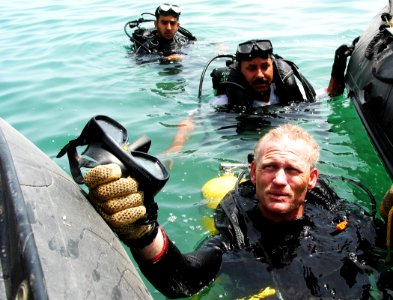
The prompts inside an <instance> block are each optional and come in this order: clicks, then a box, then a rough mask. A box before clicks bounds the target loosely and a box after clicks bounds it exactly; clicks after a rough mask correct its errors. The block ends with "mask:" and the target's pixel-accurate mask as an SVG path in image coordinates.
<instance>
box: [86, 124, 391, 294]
mask: <svg viewBox="0 0 393 300" xmlns="http://www.w3.org/2000/svg"><path fill="white" fill-rule="evenodd" d="M318 159H319V146H318V144H317V143H316V141H315V140H314V138H313V137H312V136H310V135H309V134H308V133H307V132H305V131H304V130H303V129H302V128H301V127H299V126H296V125H290V124H284V125H281V126H279V127H277V128H275V129H272V130H271V131H269V132H268V133H267V134H266V135H265V136H264V137H262V138H261V139H260V140H259V141H258V142H257V144H256V146H255V149H254V160H253V161H252V163H251V167H250V179H249V180H248V181H246V182H244V183H241V184H239V185H238V186H237V187H236V188H235V189H234V190H233V191H231V192H230V193H228V194H227V195H226V196H225V197H224V199H223V200H222V201H221V202H220V204H219V206H218V207H217V209H216V211H215V216H214V220H215V226H216V228H217V230H218V232H219V233H218V234H216V235H213V236H212V237H209V238H208V239H207V240H205V241H204V242H203V243H202V245H201V246H200V247H199V248H198V249H197V250H196V251H194V252H191V253H187V254H183V253H181V252H180V250H179V249H178V248H177V247H176V246H175V245H174V244H173V242H172V241H171V240H170V239H169V237H168V236H167V235H166V233H165V231H164V229H163V228H162V227H160V226H159V224H158V222H157V211H156V210H155V211H154V210H153V211H152V210H150V209H149V213H146V208H145V206H144V202H143V201H144V200H143V197H144V194H143V191H140V190H138V183H137V182H136V181H135V180H134V179H132V178H130V177H128V178H121V175H122V174H121V170H120V167H119V166H118V165H116V164H111V165H101V166H98V167H95V168H93V169H92V170H90V171H89V172H88V173H87V174H86V175H85V177H84V181H85V183H86V185H87V186H88V187H89V195H90V200H91V202H92V204H93V205H94V206H95V208H96V209H97V211H98V212H99V213H100V215H101V216H102V217H103V218H104V219H105V221H106V222H107V223H108V225H109V226H110V227H111V228H112V230H113V231H114V232H116V233H117V234H118V236H119V238H120V239H121V240H122V241H123V242H124V243H125V245H127V246H128V247H130V249H131V252H132V254H133V256H134V258H135V260H136V262H137V263H138V265H139V267H140V269H141V271H142V272H143V274H144V275H145V276H146V278H147V279H148V280H149V281H150V282H151V283H152V284H153V285H154V286H155V287H156V288H157V289H158V290H159V291H161V292H162V293H163V294H164V295H166V296H167V297H170V298H180V297H187V296H191V295H193V294H195V293H198V292H199V291H201V290H203V289H204V288H206V287H208V286H209V284H210V283H211V282H212V281H213V280H214V279H215V278H217V277H218V276H219V277H220V278H221V280H222V283H224V282H225V278H229V281H230V282H229V284H228V286H225V289H226V290H225V295H226V296H227V297H228V298H230V299H235V298H240V297H247V296H249V295H254V294H257V293H258V292H259V291H260V290H261V289H263V290H266V289H267V288H268V289H269V293H270V295H275V298H276V299H369V297H370V295H373V296H375V297H376V298H378V299H387V298H388V297H389V295H390V296H392V295H393V290H392V282H391V280H389V279H388V278H387V277H386V276H385V277H384V276H383V273H382V272H380V268H382V267H381V265H379V264H382V263H381V261H383V259H381V256H382V255H385V252H384V251H383V250H382V249H381V248H378V246H379V245H381V244H382V245H383V243H382V242H381V241H379V240H378V237H379V236H380V233H379V230H382V229H380V228H383V226H379V225H382V224H379V223H382V222H378V220H376V219H374V218H373V216H371V215H369V214H368V213H367V212H365V211H363V210H362V209H361V208H360V207H358V206H356V205H354V204H350V203H347V202H344V201H342V200H341V199H340V198H338V196H337V195H336V194H335V193H334V192H333V190H331V189H330V188H329V187H328V186H327V184H326V183H324V181H322V180H320V179H319V178H318V176H319V174H318V169H317V167H316V164H317V161H318ZM386 209H388V208H386ZM146 214H147V216H146ZM146 217H147V219H148V220H149V222H139V221H138V220H140V219H143V218H146ZM382 253H383V254H382ZM226 276H227V277H226ZM269 299H274V297H273V296H272V297H270V298H269Z"/></svg>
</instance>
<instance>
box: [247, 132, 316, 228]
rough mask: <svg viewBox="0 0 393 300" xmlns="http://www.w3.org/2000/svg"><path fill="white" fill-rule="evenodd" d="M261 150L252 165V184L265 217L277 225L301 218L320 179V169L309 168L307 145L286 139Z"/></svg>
mask: <svg viewBox="0 0 393 300" xmlns="http://www.w3.org/2000/svg"><path fill="white" fill-rule="evenodd" d="M261 147H263V149H262V152H261V157H260V158H259V161H258V162H253V163H252V164H251V181H252V182H253V183H254V184H255V185H256V195H257V198H258V200H259V209H260V211H261V213H262V215H263V216H265V217H266V218H268V219H270V220H272V221H275V222H281V221H292V220H296V219H299V218H301V217H302V215H303V211H304V203H305V197H306V193H307V190H309V189H312V188H313V187H314V186H315V184H316V182H317V178H318V170H317V169H316V168H313V167H311V166H310V163H309V154H308V151H307V145H306V144H305V142H304V141H293V140H290V139H287V138H285V139H281V140H278V141H275V140H273V141H269V142H268V143H265V145H261Z"/></svg>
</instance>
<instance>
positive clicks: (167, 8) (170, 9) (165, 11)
mask: <svg viewBox="0 0 393 300" xmlns="http://www.w3.org/2000/svg"><path fill="white" fill-rule="evenodd" d="M180 14H181V9H180V7H179V6H177V5H175V4H168V3H164V4H161V5H160V6H159V7H157V9H156V13H155V15H156V18H158V16H159V15H164V16H167V15H175V16H176V17H179V16H180Z"/></svg>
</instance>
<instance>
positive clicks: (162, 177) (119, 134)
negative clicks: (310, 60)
mask: <svg viewBox="0 0 393 300" xmlns="http://www.w3.org/2000/svg"><path fill="white" fill-rule="evenodd" d="M150 145H151V140H150V139H149V138H147V137H146V136H142V137H140V138H139V139H137V140H136V141H135V142H133V143H131V144H129V142H128V134H127V129H126V128H124V127H123V126H122V125H121V124H119V123H118V122H116V121H115V120H113V119H111V118H109V117H107V116H102V115H98V116H95V117H93V118H91V119H90V121H89V122H88V123H87V124H86V125H85V127H84V129H83V130H82V132H81V134H80V136H79V137H78V138H76V139H75V140H71V141H69V142H68V144H66V145H65V146H64V147H63V148H62V149H61V150H60V152H59V153H58V154H57V156H56V157H57V158H59V157H62V156H63V155H64V154H66V153H67V156H68V160H69V164H70V170H71V174H72V177H73V178H74V180H75V181H76V182H77V183H78V184H83V183H84V181H83V176H82V171H81V168H83V167H84V168H94V167H96V166H98V165H103V164H109V163H116V164H118V165H119V166H120V167H121V169H122V174H123V176H128V175H129V176H131V177H133V178H135V180H136V181H138V183H139V185H140V189H141V190H142V191H144V195H145V196H144V205H145V207H146V212H147V216H148V217H147V218H144V219H142V220H141V222H143V223H145V224H149V223H150V222H151V220H155V217H156V215H157V209H158V207H157V203H156V202H155V201H154V196H155V195H156V194H157V193H158V192H159V191H160V190H161V189H162V188H163V187H164V185H165V183H166V182H167V181H168V179H169V173H168V171H167V169H166V168H165V166H164V165H163V164H162V163H161V161H160V160H158V159H157V158H156V157H154V156H151V155H149V154H147V152H148V150H149V148H150ZM80 146H87V147H86V149H85V150H84V151H83V152H82V155H83V156H85V157H89V158H91V159H88V158H85V157H83V156H81V155H79V153H78V151H77V147H80Z"/></svg>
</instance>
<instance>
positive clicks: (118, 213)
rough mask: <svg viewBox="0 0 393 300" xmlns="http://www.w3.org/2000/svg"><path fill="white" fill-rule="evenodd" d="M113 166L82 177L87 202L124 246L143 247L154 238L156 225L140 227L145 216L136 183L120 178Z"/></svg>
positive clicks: (99, 168) (118, 170)
mask: <svg viewBox="0 0 393 300" xmlns="http://www.w3.org/2000/svg"><path fill="white" fill-rule="evenodd" d="M121 176H122V173H121V169H120V167H119V166H118V165H117V164H108V165H100V166H97V167H95V168H93V169H91V170H89V172H87V173H86V175H85V176H84V182H85V184H86V185H87V186H88V188H89V197H90V202H91V203H92V205H93V206H94V208H95V209H96V210H97V212H98V213H99V214H100V215H101V217H102V218H103V219H104V220H105V221H106V222H107V223H108V225H109V227H110V228H111V229H112V230H113V231H114V232H115V233H116V234H117V235H118V236H119V238H120V239H121V240H122V241H123V242H124V243H125V244H126V245H128V246H136V247H144V246H146V245H147V244H149V243H150V242H151V241H152V240H153V239H154V237H155V236H156V235H157V227H158V224H157V222H156V221H155V222H152V223H151V224H141V223H138V222H137V221H138V220H140V219H142V218H143V217H145V216H146V207H145V206H144V205H143V196H144V194H143V192H142V191H139V190H138V182H137V181H136V180H135V179H133V178H131V177H127V178H123V177H121Z"/></svg>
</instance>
